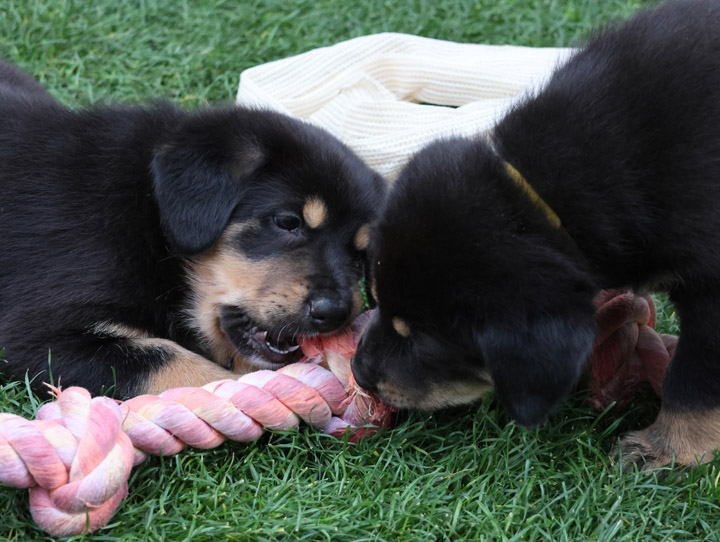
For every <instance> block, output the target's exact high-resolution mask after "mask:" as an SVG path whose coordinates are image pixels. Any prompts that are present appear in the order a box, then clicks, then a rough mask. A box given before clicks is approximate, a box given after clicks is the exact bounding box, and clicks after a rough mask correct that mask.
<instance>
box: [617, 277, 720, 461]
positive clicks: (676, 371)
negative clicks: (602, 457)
mask: <svg viewBox="0 0 720 542" xmlns="http://www.w3.org/2000/svg"><path fill="white" fill-rule="evenodd" d="M673 301H674V302H675V304H676V307H677V309H678V312H679V314H680V321H681V324H682V334H681V337H680V341H679V343H678V347H677V350H676V352H675V356H674V357H673V359H672V362H671V364H670V367H669V368H668V371H667V373H666V374H665V379H664V381H663V397H662V407H661V409H660V413H659V415H658V417H657V419H656V420H655V422H654V423H653V424H652V425H651V426H650V427H648V428H646V429H644V430H642V431H633V432H631V433H628V434H627V435H626V436H625V437H624V438H623V439H622V440H621V441H620V445H619V450H617V451H616V455H618V454H621V455H622V461H623V462H624V465H623V467H624V468H625V469H627V468H628V467H630V466H632V464H633V463H635V464H637V465H638V466H639V467H640V468H643V469H648V468H654V467H659V466H662V465H666V464H668V463H670V462H672V461H673V460H674V461H675V462H676V463H677V464H680V465H686V466H689V465H697V464H698V463H705V462H708V461H710V460H712V459H713V457H714V451H715V450H720V363H718V358H719V357H720V331H718V328H717V322H718V320H720V295H717V296H713V295H712V294H711V293H710V292H707V291H705V292H703V293H702V295H689V294H687V293H685V292H683V293H682V295H680V294H678V293H674V295H673Z"/></svg>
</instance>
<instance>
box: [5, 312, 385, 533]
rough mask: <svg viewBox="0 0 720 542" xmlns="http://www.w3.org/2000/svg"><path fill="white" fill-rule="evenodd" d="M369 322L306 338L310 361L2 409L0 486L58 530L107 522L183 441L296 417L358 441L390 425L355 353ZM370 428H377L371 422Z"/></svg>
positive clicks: (283, 426)
mask: <svg viewBox="0 0 720 542" xmlns="http://www.w3.org/2000/svg"><path fill="white" fill-rule="evenodd" d="M367 319H368V316H367V315H361V317H359V318H358V319H357V320H356V321H355V322H354V323H353V324H352V325H351V327H350V329H348V330H346V331H345V332H344V333H342V334H339V335H336V336H332V337H327V338H322V339H319V338H316V339H313V340H304V341H302V342H301V345H302V347H303V352H304V353H305V355H306V359H305V360H304V361H303V362H301V363H294V364H291V365H288V366H286V367H283V368H282V369H279V370H278V371H267V370H263V371H256V372H254V373H249V374H246V375H244V376H242V377H240V378H239V379H238V380H220V381H217V382H211V383H210V384H207V385H205V386H203V387H201V388H175V389H171V390H168V391H165V392H163V393H161V394H160V395H158V396H152V395H141V396H139V397H135V398H132V399H130V400H128V401H125V402H123V403H119V404H118V402H117V401H114V400H112V399H110V398H107V397H95V398H92V397H91V396H90V393H89V392H88V391H87V390H85V389H83V388H78V387H72V388H68V389H66V390H62V391H61V390H60V389H58V388H52V390H53V395H54V396H55V399H56V400H55V402H52V403H47V404H45V405H43V406H42V407H40V409H39V410H38V413H37V419H36V420H33V421H28V420H25V419H24V418H22V417H20V416H16V415H13V414H0V483H3V484H7V485H10V486H13V487H18V488H29V490H30V512H31V514H32V517H33V519H34V520H35V522H36V523H37V524H38V526H39V527H40V528H41V529H43V530H44V531H46V532H48V533H49V534H51V535H53V536H71V535H77V534H82V533H84V532H91V531H93V530H95V529H97V528H99V527H102V526H103V525H105V524H106V523H107V522H108V521H109V520H110V518H111V517H112V515H113V514H114V513H115V510H116V509H117V507H118V505H119V504H120V502H121V501H122V500H123V499H124V498H125V497H126V495H127V493H128V488H127V480H128V477H129V476H130V471H131V469H132V467H133V466H134V465H137V464H138V463H141V462H142V461H144V460H145V459H146V458H147V457H148V455H164V456H166V455H172V454H175V453H178V452H180V451H181V450H183V449H184V448H185V447H186V446H192V447H195V448H202V449H209V448H214V447H216V446H219V445H220V444H221V443H222V442H224V441H225V439H230V440H235V441H239V442H250V441H253V440H255V439H257V438H258V437H260V436H261V435H262V434H263V432H264V430H265V429H274V430H287V429H293V428H296V427H297V426H298V425H299V422H300V420H302V421H304V422H305V423H308V424H310V425H313V426H315V427H318V428H319V429H320V430H322V431H323V432H325V433H327V434H330V435H334V436H340V435H343V434H344V433H345V432H346V431H349V435H348V438H349V439H350V440H351V441H356V440H357V439H358V438H360V437H361V436H363V435H366V434H368V433H369V432H372V431H373V430H374V429H375V428H376V427H377V426H384V425H386V424H387V423H388V421H389V415H390V414H391V412H392V411H393V409H392V408H390V407H388V406H387V405H384V404H383V403H382V402H380V401H379V399H377V398H376V397H374V396H372V395H370V394H369V393H367V392H365V391H364V390H362V389H360V388H359V387H358V386H357V385H356V384H355V381H354V379H353V377H352V373H351V372H350V357H351V355H352V352H354V350H355V346H356V345H357V340H358V338H359V335H360V332H361V330H362V328H363V327H364V324H365V323H366V321H367ZM372 426H374V427H372Z"/></svg>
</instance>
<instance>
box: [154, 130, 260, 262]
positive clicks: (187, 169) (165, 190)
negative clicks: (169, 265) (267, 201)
mask: <svg viewBox="0 0 720 542" xmlns="http://www.w3.org/2000/svg"><path fill="white" fill-rule="evenodd" d="M208 132H210V131H209V130H197V129H196V130H193V131H191V130H189V129H188V130H181V131H180V132H179V133H176V134H174V136H173V138H172V141H170V142H168V143H166V144H165V145H163V146H161V147H160V148H159V149H158V150H157V151H156V153H155V157H154V158H153V161H152V177H153V191H154V193H155V198H156V200H157V203H158V207H159V210H160V220H161V222H162V225H163V229H164V230H165V234H166V236H167V238H168V240H169V242H170V244H171V246H172V248H173V249H174V250H175V251H176V252H177V253H178V254H181V255H184V256H190V255H195V254H199V253H201V252H203V251H204V250H206V249H208V248H210V246H212V244H213V243H214V242H215V241H217V239H218V238H219V237H220V235H221V234H222V231H223V229H224V228H225V225H226V224H227V222H228V220H229V219H230V216H231V215H232V212H233V210H234V209H235V207H236V206H237V205H238V203H239V202H240V198H241V196H242V193H243V187H244V186H245V185H246V181H247V177H248V176H250V175H251V174H252V173H253V172H254V171H255V170H257V169H258V168H259V167H260V166H261V165H262V163H263V162H264V156H263V152H262V150H261V149H260V147H259V144H258V143H257V142H239V141H234V139H235V138H231V137H225V138H222V136H221V135H220V134H221V133H222V132H220V133H217V132H216V133H208ZM225 135H226V136H227V134H225ZM233 143H236V144H237V145H238V148H230V147H231V146H232V145H233Z"/></svg>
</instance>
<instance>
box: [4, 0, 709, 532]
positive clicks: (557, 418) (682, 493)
mask: <svg viewBox="0 0 720 542" xmlns="http://www.w3.org/2000/svg"><path fill="white" fill-rule="evenodd" d="M641 4H642V2H640V1H638V0H604V1H597V0H575V1H573V0H556V1H552V0H550V1H544V2H543V1H540V0H516V1H510V0H482V1H477V2H474V1H464V0H434V1H432V0H411V1H407V2H402V1H400V0H361V1H357V0H356V1H348V2H341V1H338V0H318V1H316V2H310V1H299V0H283V1H279V0H269V1H266V2H260V1H255V2H234V1H232V2H231V1H221V0H215V1H202V2H183V1H164V2H160V1H153V0H145V1H129V0H128V1H124V2H118V1H117V0H98V1H95V2H92V3H91V2H81V1H79V0H78V1H75V2H73V1H70V0H58V1H54V2H51V1H49V0H47V1H45V2H39V1H32V0H17V1H15V0H4V2H2V4H0V55H1V56H3V57H5V58H8V59H10V60H12V61H14V62H16V63H18V64H20V65H21V66H23V67H24V68H26V69H27V70H29V71H30V72H32V73H34V74H35V75H36V76H37V77H38V78H39V79H40V80H41V81H42V82H43V83H44V84H45V85H46V86H47V87H48V88H49V89H50V91H51V92H52V93H53V94H54V95H55V96H57V97H58V98H59V99H61V100H62V101H64V102H65V103H67V104H69V105H72V106H77V105H82V104H87V103H90V102H92V101H95V100H108V101H127V100H130V101H135V100H147V99H151V98H154V97H165V98H170V99H173V100H176V101H178V102H179V103H182V104H183V105H185V106H187V107H195V106H198V105H202V104H205V103H206V102H217V101H229V100H232V98H233V96H234V94H235V90H236V86H237V81H238V76H239V74H240V72H241V71H242V70H243V69H245V68H248V67H250V66H253V65H256V64H258V63H262V62H267V61H270V60H274V59H277V58H282V57H285V56H289V55H293V54H297V53H300V52H303V51H306V50H308V49H312V48H314V47H319V46H323V45H328V44H331V43H334V42H337V41H340V40H344V39H348V38H351V37H354V36H359V35H362V34H367V33H374V32H382V31H398V32H408V33H414V34H420V35H424V36H429V37H436V38H442V39H449V40H455V41H470V42H487V43H512V44H522V45H535V46H565V45H570V44H574V43H577V41H578V40H579V39H580V38H581V37H582V36H583V35H584V34H585V33H586V32H587V31H588V30H589V29H590V28H591V27H592V26H595V25H598V24H602V23H603V22H605V21H607V20H609V19H611V18H615V17H621V18H622V17H625V16H627V15H629V14H630V13H632V12H633V11H635V10H636V9H637V8H638V7H639V6H640V5H641ZM0 197H1V195H0ZM659 314H660V322H659V324H660V327H661V328H662V329H663V330H665V331H670V332H677V321H676V318H675V316H674V313H673V310H672V307H671V306H669V305H667V303H666V302H664V301H663V302H661V306H660V310H659ZM0 370H1V365H0ZM36 407H37V399H35V398H34V397H33V396H32V395H30V394H29V393H28V392H27V390H26V387H25V384H24V383H18V382H11V381H8V380H7V379H3V378H2V377H0V411H7V412H15V413H18V414H22V415H24V416H27V417H32V415H33V413H34V411H35V410H36ZM657 408H658V401H657V399H656V398H654V397H653V396H652V395H651V394H650V393H644V394H641V396H640V397H639V398H638V399H637V400H636V401H635V402H634V403H633V404H632V405H631V407H630V408H629V409H627V410H625V411H623V412H615V411H613V410H611V411H610V412H607V413H605V414H604V415H599V414H597V413H595V412H593V411H591V410H590V409H589V408H588V407H587V406H586V405H585V402H584V397H583V394H582V393H579V394H577V395H576V396H574V397H573V398H572V399H571V400H570V401H569V402H568V404H567V405H565V406H564V407H563V408H562V409H560V410H559V411H558V412H556V413H555V415H554V416H553V417H552V418H551V420H550V421H549V423H548V424H546V425H545V426H543V427H542V428H540V429H538V430H536V431H527V430H524V429H521V428H519V427H518V426H516V425H514V424H512V423H510V424H508V423H507V422H506V420H505V418H504V417H503V416H502V414H501V413H500V412H498V411H497V410H496V409H495V407H494V405H493V404H492V402H491V398H488V399H486V400H485V401H483V402H482V403H481V404H480V405H476V406H473V407H467V408H462V409H452V410H447V411H442V412H438V413H435V414H432V415H429V414H419V413H411V414H406V415H403V416H401V417H399V418H398V420H397V421H396V423H395V425H394V427H393V428H392V429H389V430H387V431H384V432H382V433H381V434H379V435H377V436H375V437H372V438H368V439H365V440H363V441H361V442H360V443H359V444H358V445H356V446H348V445H346V444H344V443H343V442H341V441H337V440H333V439H329V438H327V437H325V436H323V435H319V434H317V433H316V432H314V431H313V430H312V429H311V428H307V427H304V428H303V429H301V430H300V431H298V432H295V433H290V434H272V435H268V436H267V437H265V438H262V439H261V440H260V441H258V442H255V443H252V444H247V445H240V444H232V443H229V444H225V445H223V446H221V447H220V448H217V449H215V450H211V451H205V452H198V451H187V452H185V453H182V454H180V455H177V456H174V457H169V458H164V459H162V458H151V459H150V460H148V461H147V462H146V463H144V464H143V465H141V466H139V467H138V468H136V469H135V470H134V472H133V474H132V477H131V480H130V488H131V489H130V491H131V494H130V497H129V498H128V500H126V501H125V502H124V503H123V504H122V506H121V508H120V511H119V512H118V514H117V515H116V516H115V518H114V519H113V521H112V522H111V524H110V525H109V526H107V527H106V528H104V529H102V530H100V531H98V532H97V533H95V534H93V535H90V536H87V537H78V538H77V540H85V539H86V540H93V541H95V540H97V541H99V540H108V541H109V540H128V541H130V540H152V541H163V540H168V541H181V540H187V541H193V542H195V541H205V540H207V541H210V540H212V541H219V540H247V541H254V540H273V539H282V540H286V539H288V540H300V539H303V540H333V541H335V540H340V541H342V540H348V541H355V540H358V541H359V540H387V541H394V540H422V541H425V540H486V541H497V540H528V541H530V540H543V541H544V540H552V541H564V540H567V541H578V540H603V541H623V540H633V541H635V540H648V541H662V540H667V541H680V540H717V539H718V538H719V537H720V535H718V534H717V533H718V532H719V531H720V488H719V487H718V479H719V478H720V474H719V472H720V471H718V466H720V463H719V462H718V461H717V460H716V461H715V462H713V463H711V464H710V465H706V466H702V467H698V468H696V469H694V470H692V471H690V472H689V473H684V474H677V473H673V474H672V475H670V476H668V475H667V473H665V472H657V473H652V474H649V475H646V474H637V473H634V474H624V475H623V474H620V473H619V472H618V471H617V470H616V469H615V468H612V467H609V466H608V465H607V463H606V457H607V453H608V451H609V450H610V448H611V447H612V445H613V444H614V443H615V442H616V440H617V438H618V437H619V436H620V435H622V433H623V432H624V431H627V430H628V429H631V428H637V427H640V426H643V425H646V424H648V423H649V422H651V421H652V419H653V416H654V414H655V412H656V410H657ZM662 474H665V476H661V475H662ZM0 517H1V518H2V521H0V540H13V541H15V540H17V541H25V540H49V539H50V538H49V537H47V536H46V535H44V534H43V533H42V532H41V531H39V530H38V529H37V528H35V527H34V526H33V524H32V521H31V519H30V516H29V512H28V498H27V492H25V491H21V490H16V489H12V488H6V487H0Z"/></svg>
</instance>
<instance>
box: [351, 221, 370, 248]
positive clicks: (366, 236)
mask: <svg viewBox="0 0 720 542" xmlns="http://www.w3.org/2000/svg"><path fill="white" fill-rule="evenodd" d="M354 242H355V248H356V249H358V250H366V249H367V247H368V245H370V226H369V225H367V224H363V225H362V226H360V228H358V231H357V232H356V233H355V239H354Z"/></svg>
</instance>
